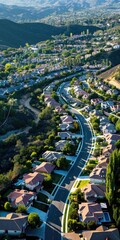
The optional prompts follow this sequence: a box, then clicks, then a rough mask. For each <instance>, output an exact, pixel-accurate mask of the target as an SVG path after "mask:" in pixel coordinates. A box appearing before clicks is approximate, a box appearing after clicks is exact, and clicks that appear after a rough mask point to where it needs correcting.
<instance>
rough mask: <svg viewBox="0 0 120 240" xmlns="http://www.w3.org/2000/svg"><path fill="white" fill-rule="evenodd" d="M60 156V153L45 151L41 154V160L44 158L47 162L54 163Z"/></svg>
mask: <svg viewBox="0 0 120 240" xmlns="http://www.w3.org/2000/svg"><path fill="white" fill-rule="evenodd" d="M62 156H63V154H62V153H59V152H54V151H46V152H44V153H43V154H42V158H44V159H45V160H46V161H47V162H54V161H56V160H57V159H58V158H60V157H62Z"/></svg>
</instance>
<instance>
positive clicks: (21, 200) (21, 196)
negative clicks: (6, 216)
mask: <svg viewBox="0 0 120 240" xmlns="http://www.w3.org/2000/svg"><path fill="white" fill-rule="evenodd" d="M7 198H8V201H9V202H10V203H11V205H12V207H17V206H19V205H23V206H25V207H28V206H30V205H32V203H33V200H34V199H35V200H36V199H37V195H36V193H34V192H30V191H27V190H24V189H22V190H20V189H15V190H14V191H13V192H11V193H10V194H9V195H8V196H7Z"/></svg>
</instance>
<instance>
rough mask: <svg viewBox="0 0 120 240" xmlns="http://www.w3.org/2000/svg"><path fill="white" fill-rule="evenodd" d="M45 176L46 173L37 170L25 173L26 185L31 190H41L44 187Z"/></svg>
mask: <svg viewBox="0 0 120 240" xmlns="http://www.w3.org/2000/svg"><path fill="white" fill-rule="evenodd" d="M44 177H45V176H44V175H42V174H40V173H37V172H34V173H28V174H24V176H23V180H24V186H25V187H26V188H28V189H30V190H36V191H39V190H40V189H41V188H42V183H43V180H44Z"/></svg>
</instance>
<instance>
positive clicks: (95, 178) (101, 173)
mask: <svg viewBox="0 0 120 240" xmlns="http://www.w3.org/2000/svg"><path fill="white" fill-rule="evenodd" d="M105 179H106V168H97V167H96V168H94V169H93V171H92V172H91V173H90V182H91V183H105Z"/></svg>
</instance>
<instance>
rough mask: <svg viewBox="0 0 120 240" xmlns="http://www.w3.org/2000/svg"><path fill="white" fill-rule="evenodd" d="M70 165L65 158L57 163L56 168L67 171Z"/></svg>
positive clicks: (61, 158)
mask: <svg viewBox="0 0 120 240" xmlns="http://www.w3.org/2000/svg"><path fill="white" fill-rule="evenodd" d="M68 165H69V163H68V160H67V159H66V158H65V157H60V158H58V159H57V161H56V166H57V167H58V168H60V169H67V167H68Z"/></svg>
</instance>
